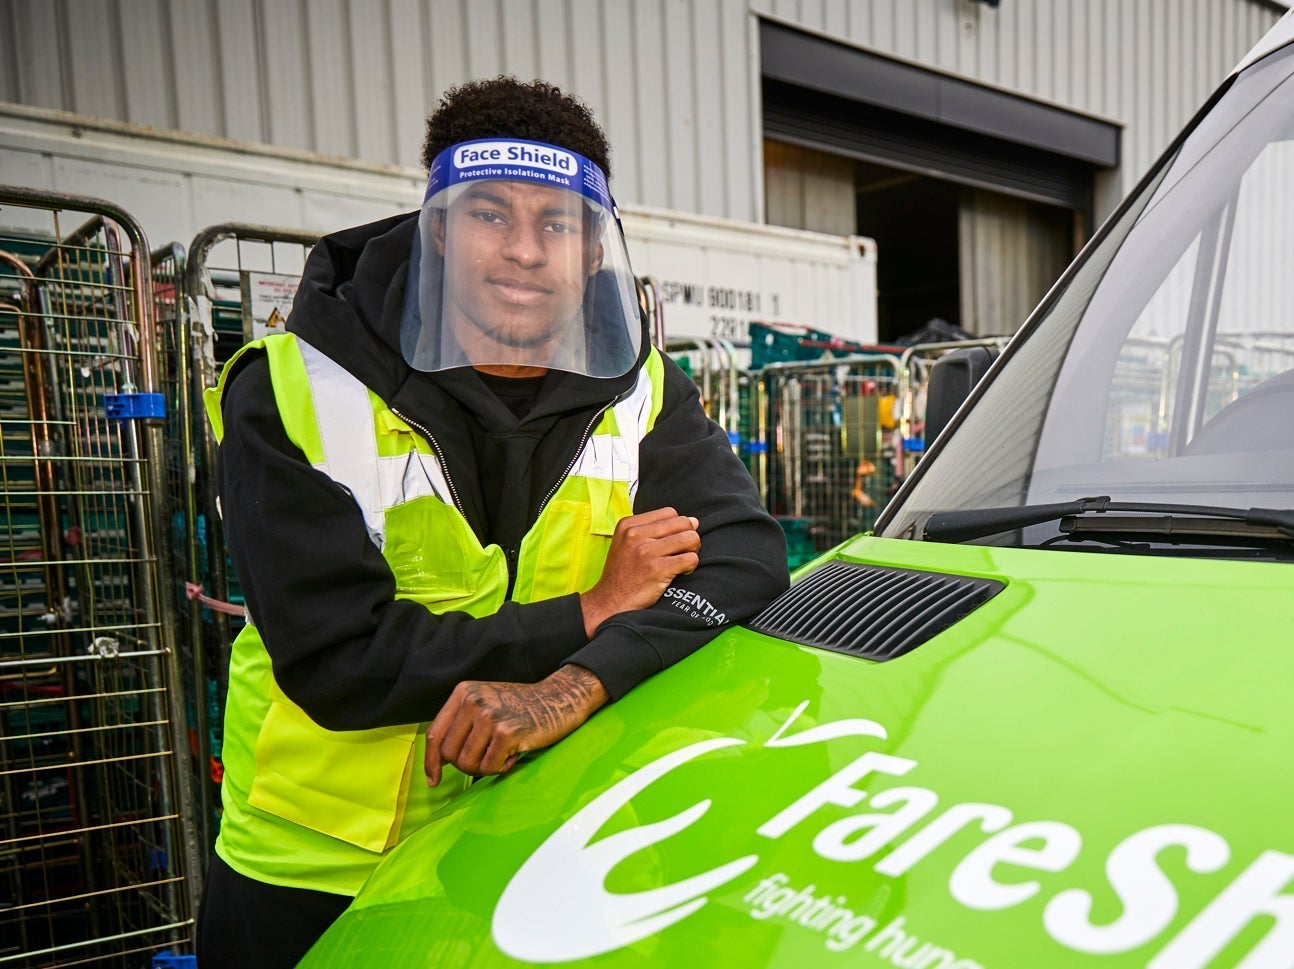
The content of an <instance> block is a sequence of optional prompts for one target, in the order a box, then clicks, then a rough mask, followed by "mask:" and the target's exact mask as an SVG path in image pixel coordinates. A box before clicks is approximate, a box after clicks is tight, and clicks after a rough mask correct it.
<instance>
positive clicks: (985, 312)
mask: <svg viewBox="0 0 1294 969" xmlns="http://www.w3.org/2000/svg"><path fill="white" fill-rule="evenodd" d="M764 164H765V176H766V177H765V188H766V196H767V197H766V217H767V219H768V221H769V222H770V223H773V224H777V225H785V226H790V227H793V228H797V229H808V230H811V231H816V232H830V233H840V234H857V235H862V236H867V237H868V238H871V239H874V240H875V241H876V249H877V259H876V284H877V336H878V339H879V340H880V342H882V343H892V342H894V341H896V340H901V339H903V338H905V337H908V336H909V335H910V334H913V333H915V332H916V331H920V330H923V329H925V328H926V327H931V329H932V331H933V332H934V333H936V334H937V333H939V332H941V331H942V330H944V329H946V328H945V327H941V326H940V325H939V324H938V323H935V322H934V321H942V322H943V323H944V324H947V327H951V328H955V329H960V330H962V331H964V332H966V333H969V334H971V335H973V336H995V335H998V334H1009V333H1012V332H1014V331H1015V330H1016V329H1018V328H1019V326H1020V324H1021V323H1023V322H1024V320H1025V318H1026V317H1027V316H1028V315H1029V313H1030V311H1031V310H1032V309H1033V308H1034V307H1035V306H1036V305H1037V304H1038V301H1039V300H1041V299H1042V297H1043V295H1045V294H1046V292H1047V290H1048V289H1049V288H1050V286H1051V284H1052V283H1053V282H1055V280H1056V279H1057V277H1059V275H1060V274H1061V272H1063V271H1064V269H1065V266H1066V265H1068V263H1069V261H1070V259H1072V258H1073V256H1074V255H1075V253H1076V252H1077V251H1078V247H1079V246H1080V245H1081V244H1082V241H1083V239H1084V231H1083V222H1084V213H1083V212H1081V211H1079V210H1077V209H1073V208H1067V207H1065V206H1063V205H1047V204H1044V203H1042V202H1036V201H1032V200H1029V199H1023V198H1019V197H1016V196H1012V195H1009V194H1006V193H1004V192H995V191H992V190H989V189H984V188H977V187H974V186H969V185H964V184H959V183H958V182H956V181H953V180H951V179H946V178H936V177H934V176H931V175H928V174H923V173H919V172H913V171H908V170H905V169H902V168H898V167H893V166H889V165H881V164H876V163H874V162H868V161H859V160H855V159H851V158H848V157H845V156H842V155H837V154H835V153H832V152H825V151H818V150H815V149H812V148H803V147H800V146H797V145H790V144H785V143H782V142H777V141H771V140H770V141H767V142H765V146H764ZM823 328H824V329H828V330H830V326H829V325H826V324H825V322H824V326H823Z"/></svg>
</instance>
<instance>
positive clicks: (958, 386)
mask: <svg viewBox="0 0 1294 969" xmlns="http://www.w3.org/2000/svg"><path fill="white" fill-rule="evenodd" d="M1000 352H1001V350H1000V349H999V348H998V347H962V348H961V349H960V350H953V351H952V352H951V353H946V354H944V355H943V356H942V357H940V358H939V359H938V360H937V361H935V365H934V366H933V367H931V368H930V382H929V384H928V385H927V386H926V430H925V441H926V450H929V449H930V445H931V444H933V443H934V441H935V438H937V437H938V436H939V432H940V431H942V430H943V429H944V428H945V427H947V426H948V422H949V421H950V420H952V417H953V414H955V413H957V408H958V407H960V406H961V405H962V403H963V402H964V401H965V400H966V398H967V397H969V396H970V392H971V390H973V389H974V387H975V385H976V384H977V383H979V381H980V378H981V377H983V376H984V374H986V373H987V372H988V368H989V367H991V366H992V365H993V361H994V360H996V359H997V357H998V354H999V353H1000Z"/></svg>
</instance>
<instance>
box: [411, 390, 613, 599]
mask: <svg viewBox="0 0 1294 969" xmlns="http://www.w3.org/2000/svg"><path fill="white" fill-rule="evenodd" d="M622 397H624V394H621V395H620V397H617V398H615V400H613V401H611V403H610V404H608V405H607V406H606V407H603V408H602V409H601V410H600V411H598V412H597V413H596V414H594V415H593V419H592V420H590V421H589V424H588V427H586V428H584V433H583V434H582V435H581V436H580V446H579V447H577V448H576V449H575V454H574V455H573V456H572V457H571V460H570V463H569V464H567V465H566V470H564V471H563V472H562V473H561V475H560V476H558V478H557V482H556V483H555V484H554V485H553V486H552V488H550V489H549V491H548V494H546V495H544V500H543V501H541V502H540V503H539V510H538V511H536V512H535V521H538V520H539V516H540V515H542V514H543V513H544V509H545V508H547V507H548V502H549V501H551V500H552V498H553V495H555V494H557V489H558V488H560V487H561V486H562V482H563V481H565V480H566V478H567V476H568V475H570V473H571V471H572V470H573V469H574V468H575V463H576V462H577V461H579V459H580V454H581V453H582V452H583V451H584V445H586V444H587V443H588V442H589V437H590V436H591V435H592V434H593V428H594V427H596V426H597V423H598V421H600V420H602V416H603V415H604V414H605V413H606V412H607V411H609V410H610V409H611V408H612V407H614V406H615V405H616V404H618V403H619V402H620V400H621V398H622ZM391 413H392V414H394V415H395V416H396V417H398V418H400V420H402V421H404V422H405V423H406V424H408V425H409V426H410V427H412V428H414V429H415V430H417V431H420V432H421V433H422V436H423V437H425V438H426V439H427V440H428V441H429V442H430V443H431V446H432V447H433V448H435V449H436V456H437V457H438V458H439V460H440V470H441V471H443V472H444V474H445V483H446V484H447V485H449V494H450V497H452V498H453V499H454V507H455V508H457V509H458V513H459V514H460V515H464V516H466V512H464V511H463V502H462V500H461V499H460V498H459V496H458V489H457V488H455V487H454V479H453V478H452V477H450V474H449V466H448V465H447V464H446V463H445V459H444V457H443V455H444V453H445V452H444V450H443V449H442V448H441V446H440V444H439V443H438V442H437V441H436V438H435V436H434V435H433V434H432V433H431V431H429V430H427V428H425V427H423V426H422V425H421V424H419V423H418V422H417V421H414V420H411V419H409V418H408V417H405V416H404V415H403V414H401V413H400V412H399V411H398V410H396V409H395V408H394V407H392V408H391ZM520 554H521V550H520V549H516V548H511V547H503V558H504V561H505V562H506V563H507V567H508V594H507V597H508V598H509V599H511V598H512V590H513V587H514V586H515V585H516V582H517V560H518V558H519V557H520Z"/></svg>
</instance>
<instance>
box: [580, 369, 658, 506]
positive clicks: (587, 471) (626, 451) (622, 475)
mask: <svg viewBox="0 0 1294 969" xmlns="http://www.w3.org/2000/svg"><path fill="white" fill-rule="evenodd" d="M651 402H652V385H651V377H650V376H649V375H648V373H647V368H646V367H643V368H642V369H640V370H639V371H638V382H637V383H636V384H634V389H633V390H632V391H631V392H630V394H629V396H628V397H625V398H624V399H623V400H621V401H620V402H619V403H617V404H616V405H615V406H614V407H613V408H612V410H613V411H614V412H615V415H616V427H617V428H618V430H619V432H620V433H619V435H617V436H612V435H610V434H594V435H593V436H592V437H590V438H589V439H588V440H587V441H586V442H585V443H584V447H583V448H582V449H581V450H580V453H579V455H578V456H577V457H576V459H575V466H574V467H573V468H572V469H571V474H574V475H579V476H581V477H584V478H600V479H602V480H604V481H623V482H625V483H627V484H628V485H629V501H630V503H632V502H633V500H634V497H635V496H636V495H637V494H638V467H639V464H638V447H639V445H640V444H641V443H642V439H643V438H644V437H646V436H647V422H648V421H649V420H650V419H651Z"/></svg>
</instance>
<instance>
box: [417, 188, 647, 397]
mask: <svg viewBox="0 0 1294 969" xmlns="http://www.w3.org/2000/svg"><path fill="white" fill-rule="evenodd" d="M641 341H642V326H641V322H640V317H639V308H638V299H637V295H636V290H635V288H634V277H633V272H632V270H631V269H630V266H629V257H628V254H627V253H626V251H625V245H624V237H623V235H622V233H621V231H620V225H619V223H618V222H617V221H616V219H615V217H614V216H613V214H612V213H611V212H610V211H608V209H607V208H606V207H604V206H603V205H601V204H599V203H598V202H597V201H594V200H592V199H590V198H588V197H587V196H585V195H583V194H581V193H580V192H577V191H571V190H569V189H566V188H561V187H555V186H550V185H545V184H542V183H540V182H538V181H536V180H534V179H530V178H482V179H475V180H471V181H460V182H458V183H457V184H454V185H451V186H449V187H447V188H444V189H442V190H440V191H437V192H435V194H433V195H431V196H429V197H428V199H427V201H426V202H425V203H424V204H423V207H422V213H421V215H420V217H419V220H418V232H417V235H416V237H415V241H414V244H413V252H412V258H411V260H410V266H409V279H408V284H407V290H406V297H405V313H404V319H403V321H402V329H401V349H402V350H403V352H404V357H405V360H407V361H408V362H409V364H410V365H411V366H413V367H414V368H416V369H418V370H423V371H434V370H447V369H450V368H453V367H477V368H487V367H488V368H514V367H526V368H532V367H538V368H544V369H555V370H566V371H570V372H572V373H580V374H585V375H588V376H591V377H618V376H620V375H622V374H625V373H628V372H629V370H630V369H631V368H632V367H633V366H634V363H635V362H636V361H637V359H638V351H639V347H640V345H641ZM505 375H506V374H505ZM517 375H518V376H520V375H522V374H517Z"/></svg>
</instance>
